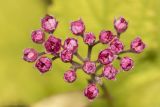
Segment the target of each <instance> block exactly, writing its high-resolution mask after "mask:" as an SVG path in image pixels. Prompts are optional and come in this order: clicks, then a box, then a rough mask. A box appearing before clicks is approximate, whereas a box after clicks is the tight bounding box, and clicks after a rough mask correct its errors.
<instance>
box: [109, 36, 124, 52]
mask: <svg viewBox="0 0 160 107" xmlns="http://www.w3.org/2000/svg"><path fill="white" fill-rule="evenodd" d="M109 48H110V49H111V50H112V52H113V53H115V54H118V53H120V52H122V51H123V49H124V46H123V43H122V42H121V41H120V40H119V39H118V38H115V39H114V40H113V41H112V42H111V43H110V47H109Z"/></svg>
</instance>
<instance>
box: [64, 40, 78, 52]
mask: <svg viewBox="0 0 160 107" xmlns="http://www.w3.org/2000/svg"><path fill="white" fill-rule="evenodd" d="M63 48H64V49H66V50H69V51H72V52H73V53H75V52H77V49H78V41H77V40H76V39H74V38H67V39H66V40H65V41H64V45H63Z"/></svg>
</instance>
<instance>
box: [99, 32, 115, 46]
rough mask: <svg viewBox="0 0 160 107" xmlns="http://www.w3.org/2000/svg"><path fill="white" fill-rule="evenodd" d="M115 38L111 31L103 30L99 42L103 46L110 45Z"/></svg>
mask: <svg viewBox="0 0 160 107" xmlns="http://www.w3.org/2000/svg"><path fill="white" fill-rule="evenodd" d="M113 38H114V35H113V33H112V32H111V31H109V30H107V31H105V30H102V31H101V32H100V35H99V41H100V42H101V43H103V44H107V43H109V42H110V41H111V40H112V39H113Z"/></svg>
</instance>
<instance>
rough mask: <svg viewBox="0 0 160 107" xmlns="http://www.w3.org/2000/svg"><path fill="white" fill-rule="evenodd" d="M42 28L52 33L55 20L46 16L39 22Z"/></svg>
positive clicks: (55, 25)
mask: <svg viewBox="0 0 160 107" xmlns="http://www.w3.org/2000/svg"><path fill="white" fill-rule="evenodd" d="M41 24H42V28H43V29H44V30H45V31H46V32H49V33H53V32H54V30H55V29H56V27H57V25H58V22H57V20H56V19H55V18H54V17H53V16H50V15H46V16H45V17H44V18H43V19H42V20H41Z"/></svg>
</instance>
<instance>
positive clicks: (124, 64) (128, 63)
mask: <svg viewBox="0 0 160 107" xmlns="http://www.w3.org/2000/svg"><path fill="white" fill-rule="evenodd" d="M133 65H134V62H133V60H132V59H131V58H129V57H124V58H122V59H121V62H120V66H121V68H122V69H123V70H124V71H129V70H130V69H132V68H133Z"/></svg>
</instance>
